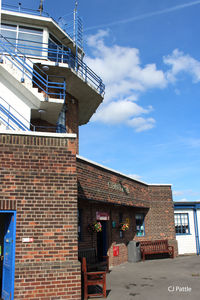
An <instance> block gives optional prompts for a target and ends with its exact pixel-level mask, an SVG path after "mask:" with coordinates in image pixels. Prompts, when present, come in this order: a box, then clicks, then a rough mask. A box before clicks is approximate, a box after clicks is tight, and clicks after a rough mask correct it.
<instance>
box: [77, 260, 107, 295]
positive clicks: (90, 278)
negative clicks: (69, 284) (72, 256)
mask: <svg viewBox="0 0 200 300" xmlns="http://www.w3.org/2000/svg"><path fill="white" fill-rule="evenodd" d="M82 273H83V280H84V300H87V299H88V297H89V296H103V297H104V298H106V272H105V271H101V272H88V271H87V264H86V258H85V257H83V258H82ZM89 286H101V287H102V291H100V292H99V293H97V292H96V291H95V293H92V294H91V293H90V294H89V293H88V287H89Z"/></svg>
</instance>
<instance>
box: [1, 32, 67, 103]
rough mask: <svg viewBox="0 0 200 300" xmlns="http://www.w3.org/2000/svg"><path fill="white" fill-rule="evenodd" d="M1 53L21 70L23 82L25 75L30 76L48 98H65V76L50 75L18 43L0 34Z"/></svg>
mask: <svg viewBox="0 0 200 300" xmlns="http://www.w3.org/2000/svg"><path fill="white" fill-rule="evenodd" d="M0 54H1V55H3V56H5V57H6V59H7V60H8V61H9V62H10V63H11V64H12V65H14V66H15V67H16V69H18V70H19V71H20V72H21V82H24V80H25V77H27V78H29V79H30V80H31V81H32V83H33V85H35V86H36V87H37V88H38V90H39V92H44V94H45V95H46V96H45V97H46V100H48V96H49V97H51V98H58V99H64V100H65V94H66V84H65V79H64V77H61V76H55V75H52V76H51V75H48V74H46V73H45V72H44V71H43V70H42V69H41V68H39V67H38V66H37V65H35V64H34V63H33V62H32V61H31V60H30V59H29V58H27V56H26V55H25V54H24V53H23V52H21V51H20V50H19V49H18V48H17V47H16V45H14V44H13V43H11V42H10V41H9V40H8V39H6V38H5V37H4V36H3V35H1V34H0Z"/></svg>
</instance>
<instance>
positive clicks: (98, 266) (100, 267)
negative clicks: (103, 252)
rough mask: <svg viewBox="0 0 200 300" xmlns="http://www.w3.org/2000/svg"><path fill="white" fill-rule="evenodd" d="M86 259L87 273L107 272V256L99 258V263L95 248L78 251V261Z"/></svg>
mask: <svg viewBox="0 0 200 300" xmlns="http://www.w3.org/2000/svg"><path fill="white" fill-rule="evenodd" d="M83 257H85V258H86V264H87V270H88V271H106V272H107V273H108V272H109V256H103V257H101V260H100V261H99V259H98V257H97V253H96V249H95V248H86V249H79V250H78V259H79V261H81V262H82V258H83Z"/></svg>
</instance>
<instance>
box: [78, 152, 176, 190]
mask: <svg viewBox="0 0 200 300" xmlns="http://www.w3.org/2000/svg"><path fill="white" fill-rule="evenodd" d="M76 157H77V158H78V159H80V160H83V161H85V162H87V163H90V164H92V165H94V166H97V167H99V168H101V169H104V170H107V171H110V172H112V173H115V174H117V175H120V176H123V177H126V178H128V179H130V180H133V181H136V182H138V183H141V184H144V185H147V186H172V184H161V183H158V184H157V183H150V184H149V183H146V182H144V181H142V180H138V179H134V178H133V177H131V176H128V175H126V174H124V173H121V172H119V171H116V170H114V169H111V168H108V167H106V166H104V165H101V164H99V163H97V162H94V161H92V160H89V159H87V158H85V157H82V156H80V155H76Z"/></svg>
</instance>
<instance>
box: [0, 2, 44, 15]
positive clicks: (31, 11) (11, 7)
mask: <svg viewBox="0 0 200 300" xmlns="http://www.w3.org/2000/svg"><path fill="white" fill-rule="evenodd" d="M2 9H5V10H9V11H14V12H21V13H25V14H30V15H36V16H43V17H49V14H48V13H47V12H44V11H42V12H40V10H39V9H38V10H34V9H30V8H25V7H22V5H21V3H19V4H18V6H16V5H10V4H6V3H2Z"/></svg>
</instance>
